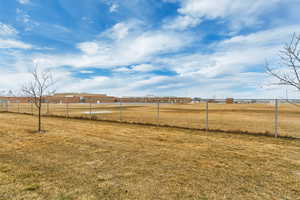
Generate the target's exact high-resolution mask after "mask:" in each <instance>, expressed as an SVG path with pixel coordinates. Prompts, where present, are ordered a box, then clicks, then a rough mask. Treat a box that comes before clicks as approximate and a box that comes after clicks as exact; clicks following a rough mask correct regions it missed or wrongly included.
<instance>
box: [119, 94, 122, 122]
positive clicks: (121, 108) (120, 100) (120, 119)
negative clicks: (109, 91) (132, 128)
mask: <svg viewBox="0 0 300 200" xmlns="http://www.w3.org/2000/svg"><path fill="white" fill-rule="evenodd" d="M119 103H120V107H119V109H120V113H119V114H120V116H119V117H120V122H121V121H122V101H121V99H120V102H119Z"/></svg>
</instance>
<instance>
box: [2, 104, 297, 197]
mask: <svg viewBox="0 0 300 200" xmlns="http://www.w3.org/2000/svg"><path fill="white" fill-rule="evenodd" d="M187 109H188V108H187ZM43 121H44V128H45V129H47V130H48V132H47V133H46V134H36V133H34V130H35V128H36V124H35V122H36V117H32V116H28V115H16V114H9V113H0V147H1V148H0V199H1V200H7V199H32V200H34V199H43V200H44V199H53V200H63V199H64V200H66V199H68V200H70V199H89V200H93V199H203V200H204V199H218V200H219V199H243V200H248V199H249V200H253V199H285V200H289V199H290V200H297V199H300V141H299V140H287V139H275V138H270V137H263V136H262V137H257V136H249V135H232V134H225V133H205V132H201V131H192V130H182V129H176V128H162V127H151V126H141V125H128V124H118V123H109V122H97V121H89V120H75V119H62V118H46V119H44V120H43Z"/></svg>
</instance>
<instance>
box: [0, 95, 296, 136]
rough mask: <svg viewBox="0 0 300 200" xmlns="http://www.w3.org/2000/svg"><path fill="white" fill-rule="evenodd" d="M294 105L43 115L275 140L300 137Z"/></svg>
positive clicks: (91, 106)
mask: <svg viewBox="0 0 300 200" xmlns="http://www.w3.org/2000/svg"><path fill="white" fill-rule="evenodd" d="M290 102H295V103H294V104H298V105H300V104H299V103H300V100H297V99H293V100H288V101H287V100H283V99H235V100H234V102H232V103H228V102H226V100H225V99H201V100H199V101H197V102H194V103H190V104H176V103H174V104H170V103H161V102H155V103H126V102H116V103H108V104H106V103H82V104H72V103H65V104H52V103H44V104H43V110H42V114H43V115H53V116H63V117H66V118H73V117H80V118H89V119H91V120H110V121H120V122H135V123H144V124H153V125H157V126H164V125H168V126H174V127H185V128H198V129H203V130H206V131H209V130H222V131H242V132H250V133H251V132H258V133H263V132H265V133H268V134H269V135H270V134H273V135H274V137H278V136H280V135H282V134H284V135H287V136H293V137H299V138H300V125H298V124H299V123H298V120H299V119H300V107H298V106H295V105H293V104H291V103H290ZM0 105H1V106H0V111H6V112H17V113H27V114H32V115H35V114H36V112H37V109H36V108H35V106H34V104H33V103H9V102H0ZM280 105H281V106H282V108H281V107H280ZM293 106H295V107H293ZM272 113H273V114H272ZM272 121H273V122H272ZM272 124H273V125H272ZM281 125H282V126H281Z"/></svg>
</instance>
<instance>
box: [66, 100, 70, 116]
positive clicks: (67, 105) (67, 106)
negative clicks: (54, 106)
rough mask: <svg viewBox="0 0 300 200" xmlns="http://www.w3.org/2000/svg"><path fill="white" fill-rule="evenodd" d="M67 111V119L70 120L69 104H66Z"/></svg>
mask: <svg viewBox="0 0 300 200" xmlns="http://www.w3.org/2000/svg"><path fill="white" fill-rule="evenodd" d="M66 111H67V115H66V117H67V118H69V103H66Z"/></svg>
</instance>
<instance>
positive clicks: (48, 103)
mask: <svg viewBox="0 0 300 200" xmlns="http://www.w3.org/2000/svg"><path fill="white" fill-rule="evenodd" d="M49 113H50V111H49V102H47V115H49Z"/></svg>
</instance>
